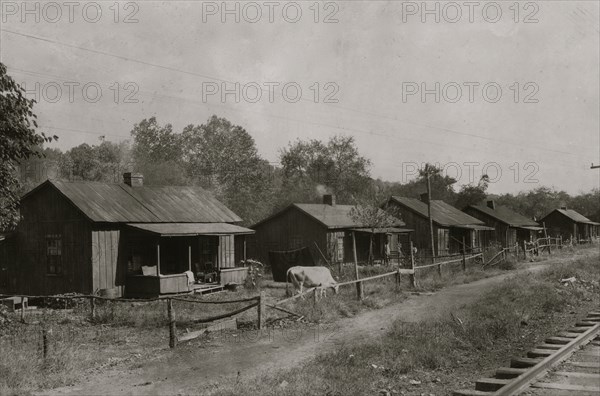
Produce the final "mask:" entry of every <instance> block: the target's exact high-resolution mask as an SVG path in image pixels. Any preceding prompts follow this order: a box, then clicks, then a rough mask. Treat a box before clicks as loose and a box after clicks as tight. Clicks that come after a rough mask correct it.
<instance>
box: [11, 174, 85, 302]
mask: <svg viewBox="0 0 600 396" xmlns="http://www.w3.org/2000/svg"><path fill="white" fill-rule="evenodd" d="M20 211H21V216H22V220H21V222H20V223H19V225H18V227H17V246H18V251H17V260H15V261H14V262H13V263H12V265H11V267H9V269H8V277H9V282H10V283H11V284H14V289H13V290H12V291H13V292H14V293H25V294H34V295H50V294H61V293H69V292H77V293H91V292H92V291H93V284H92V266H91V257H92V253H91V250H92V242H91V224H90V222H89V221H88V220H87V219H86V218H85V217H84V216H83V215H82V214H81V212H79V211H78V210H77V209H76V208H75V207H74V206H73V205H72V204H71V203H70V202H69V201H67V200H66V199H64V197H63V196H62V195H61V194H60V193H59V192H58V191H56V190H55V189H54V188H52V187H51V186H46V187H43V188H41V189H40V190H39V191H37V192H36V194H32V195H30V196H28V197H27V198H26V199H24V200H23V201H22V202H21V206H20ZM47 235H60V240H61V245H62V246H61V255H60V263H61V266H62V274H61V275H51V274H48V273H47V256H46V253H47V251H46V250H47V246H46V243H47V242H46V236H47Z"/></svg>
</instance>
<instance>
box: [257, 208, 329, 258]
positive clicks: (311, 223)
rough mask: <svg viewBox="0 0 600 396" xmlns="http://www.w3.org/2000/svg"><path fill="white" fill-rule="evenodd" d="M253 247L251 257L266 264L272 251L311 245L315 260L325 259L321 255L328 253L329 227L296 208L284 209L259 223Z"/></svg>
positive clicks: (309, 246)
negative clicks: (317, 247)
mask: <svg viewBox="0 0 600 396" xmlns="http://www.w3.org/2000/svg"><path fill="white" fill-rule="evenodd" d="M254 229H255V230H256V234H255V235H254V237H253V238H251V239H253V242H252V243H251V245H250V246H251V247H252V250H251V251H250V252H249V253H250V254H249V256H248V257H249V258H256V259H258V260H260V261H262V262H263V263H268V261H269V254H268V253H269V251H282V250H293V249H298V248H301V247H308V248H309V249H310V251H311V254H312V257H313V259H314V260H315V261H322V260H323V259H322V258H321V254H320V253H319V251H318V250H317V249H316V247H315V243H316V244H317V245H318V246H319V249H321V251H322V252H323V254H325V255H327V254H328V253H327V252H328V246H327V233H328V232H329V230H328V229H327V228H326V227H325V226H323V225H322V224H321V223H319V222H317V221H316V220H314V219H313V218H312V217H310V216H308V215H306V214H305V213H303V212H302V211H300V210H298V209H297V208H295V207H293V206H292V207H290V208H289V209H287V210H285V211H283V212H281V213H280V214H279V215H277V216H275V217H273V218H271V219H269V220H267V221H265V222H264V223H261V224H259V225H257V226H256V227H255V228H254Z"/></svg>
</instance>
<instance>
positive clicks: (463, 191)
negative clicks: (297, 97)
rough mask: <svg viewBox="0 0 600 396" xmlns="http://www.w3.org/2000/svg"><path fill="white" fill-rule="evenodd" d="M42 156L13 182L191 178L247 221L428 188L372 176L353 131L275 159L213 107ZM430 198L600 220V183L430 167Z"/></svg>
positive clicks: (294, 147)
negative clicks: (561, 210)
mask: <svg viewBox="0 0 600 396" xmlns="http://www.w3.org/2000/svg"><path fill="white" fill-rule="evenodd" d="M40 152H41V154H42V155H41V156H40V157H34V158H31V159H28V160H25V161H22V162H21V164H20V165H21V166H20V167H19V169H20V175H19V178H20V181H21V183H22V191H26V190H28V189H30V188H32V187H33V186H35V185H36V184H37V183H39V182H41V181H43V180H45V179H46V178H51V179H60V180H69V181H101V182H115V183H118V182H120V181H121V178H122V173H123V172H125V171H135V172H139V173H142V174H143V175H144V183H145V184H148V185H194V186H200V187H203V188H205V189H207V190H209V191H210V192H212V193H213V194H214V195H215V196H216V197H217V198H218V199H220V200H221V201H222V202H223V203H225V204H226V205H227V206H228V207H230V208H231V209H232V210H233V211H234V212H236V213H238V214H239V215H240V216H241V217H242V218H243V219H244V222H245V223H246V224H253V223H255V222H257V221H259V220H260V219H262V218H264V217H266V216H268V215H269V214H271V213H273V212H274V211H276V210H279V209H281V208H283V207H284V206H286V205H288V204H289V203H291V202H320V201H321V197H322V194H324V193H332V194H335V195H336V199H337V202H338V203H341V204H357V203H359V202H365V200H366V199H368V201H369V202H372V201H373V198H372V197H373V196H376V197H379V198H382V197H389V196H390V195H400V196H406V197H412V198H419V196H420V194H422V193H423V192H424V191H425V174H424V173H423V172H421V173H420V175H419V176H418V177H416V178H415V179H414V180H411V181H409V182H407V183H404V184H403V183H399V182H391V181H384V180H381V179H374V178H372V177H371V164H372V163H371V161H370V160H369V159H368V158H366V157H365V156H363V155H362V154H361V153H360V151H359V149H358V147H357V146H356V144H355V141H354V139H353V138H352V137H350V136H334V137H332V138H330V139H329V140H327V141H322V140H316V139H311V140H296V141H294V142H290V143H289V144H288V146H286V147H284V148H282V149H281V150H280V152H279V161H280V162H279V163H278V164H272V163H269V162H268V161H267V160H265V159H264V158H262V157H261V156H260V154H259V153H258V149H257V147H256V143H255V141H254V139H253V138H252V135H251V134H250V133H249V132H248V131H246V129H244V128H243V127H241V126H239V125H234V124H232V123H231V122H230V121H228V120H227V119H225V118H219V117H217V116H212V117H211V118H210V119H208V120H207V122H206V123H204V124H201V125H188V126H186V127H185V128H183V129H182V130H181V131H174V130H173V127H172V125H170V124H160V123H159V122H158V120H157V119H156V118H154V117H153V118H150V119H144V120H142V121H141V122H139V123H138V124H136V125H134V127H133V128H132V130H131V139H130V140H128V141H123V142H119V143H115V142H111V141H108V140H106V139H105V138H104V137H100V139H99V142H98V144H96V145H89V144H87V143H83V144H81V145H79V146H76V147H73V148H71V149H69V150H67V151H65V152H62V151H61V150H59V149H51V148H45V149H41V150H40ZM430 169H432V173H431V176H430V183H431V192H432V197H433V199H441V200H444V201H446V202H448V203H450V204H452V205H454V206H456V207H458V208H464V207H465V206H467V205H470V204H477V203H482V202H484V201H485V200H486V199H494V200H496V202H497V203H498V204H500V205H506V206H508V207H510V208H512V209H514V210H515V211H517V212H519V213H521V214H523V215H525V216H527V217H530V218H535V219H540V218H541V217H543V216H544V215H545V214H547V213H548V212H549V211H551V210H552V209H554V208H557V207H560V206H565V205H566V206H567V207H570V208H572V209H575V210H577V211H578V212H580V213H582V214H584V215H586V216H588V217H590V218H591V219H596V220H598V219H600V208H599V202H600V191H599V189H597V188H596V189H594V190H592V191H591V192H589V193H582V194H579V195H575V196H572V195H570V194H568V193H566V192H565V191H560V190H556V189H554V188H550V187H545V186H542V187H537V188H535V189H532V190H530V191H524V192H520V193H518V194H500V195H490V194H488V192H487V189H488V186H489V180H488V178H487V176H485V175H484V176H483V177H482V178H481V180H479V181H478V182H477V183H474V184H467V185H462V186H460V187H458V188H457V180H455V179H453V178H452V177H449V176H447V175H444V174H443V173H442V171H441V169H439V168H435V167H430Z"/></svg>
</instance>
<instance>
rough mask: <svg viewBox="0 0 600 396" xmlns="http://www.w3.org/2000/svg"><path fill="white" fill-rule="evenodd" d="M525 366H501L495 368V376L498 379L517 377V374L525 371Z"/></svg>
mask: <svg viewBox="0 0 600 396" xmlns="http://www.w3.org/2000/svg"><path fill="white" fill-rule="evenodd" d="M526 372H527V369H526V368H514V367H501V368H499V369H498V370H496V376H495V377H496V378H500V379H511V378H515V377H518V376H519V375H521V374H523V373H526Z"/></svg>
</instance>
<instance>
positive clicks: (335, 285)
mask: <svg viewBox="0 0 600 396" xmlns="http://www.w3.org/2000/svg"><path fill="white" fill-rule="evenodd" d="M331 288H332V289H333V292H334V293H335V294H338V293H339V292H340V285H338V284H337V283H334V284H333V285H331Z"/></svg>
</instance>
